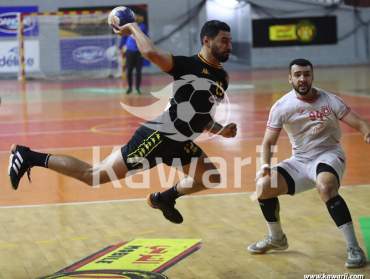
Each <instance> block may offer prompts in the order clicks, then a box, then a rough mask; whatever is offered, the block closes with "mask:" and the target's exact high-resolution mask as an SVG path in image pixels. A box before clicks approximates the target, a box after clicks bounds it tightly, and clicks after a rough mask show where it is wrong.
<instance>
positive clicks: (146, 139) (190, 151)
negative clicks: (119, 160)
mask: <svg viewBox="0 0 370 279" xmlns="http://www.w3.org/2000/svg"><path fill="white" fill-rule="evenodd" d="M121 152H122V157H123V160H124V161H125V163H126V166H127V168H128V170H134V169H139V168H144V169H147V168H152V167H154V166H156V165H157V164H159V163H165V164H166V165H168V166H173V165H176V164H177V165H178V163H179V164H181V165H182V166H185V165H188V164H189V163H190V162H191V160H192V158H199V157H200V156H201V155H202V154H203V150H202V149H201V148H200V147H199V146H198V145H196V144H195V143H194V142H193V141H190V140H189V141H184V142H179V141H174V140H171V139H169V138H168V137H166V136H164V135H163V134H162V133H160V132H158V131H155V130H152V129H149V128H147V127H145V126H140V127H139V128H138V129H137V130H136V132H135V134H134V135H133V136H132V138H131V139H130V140H129V142H128V143H127V144H126V145H125V146H123V147H122V148H121ZM143 158H144V159H146V160H143ZM146 163H149V165H145V164H146Z"/></svg>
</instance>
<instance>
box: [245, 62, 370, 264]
mask: <svg viewBox="0 0 370 279" xmlns="http://www.w3.org/2000/svg"><path fill="white" fill-rule="evenodd" d="M312 82H313V67H312V64H311V62H310V61H308V60H306V59H295V60H293V61H292V62H291V63H290V65H289V83H290V84H291V85H292V90H291V91H290V92H288V93H287V94H286V95H284V96H283V97H282V98H280V99H279V100H278V101H277V102H276V103H275V104H274V105H273V106H272V108H271V110H270V115H269V119H268V122H267V129H266V132H265V136H264V139H263V143H262V158H261V161H262V166H261V169H260V171H259V172H258V173H257V177H256V188H257V193H258V201H259V204H260V207H261V209H262V212H263V215H264V217H265V219H266V221H267V226H268V231H269V234H268V236H267V237H266V238H265V239H263V240H260V241H258V242H256V243H253V244H251V245H249V246H248V251H250V252H251V253H255V254H263V253H266V252H267V251H269V250H285V249H287V248H288V241H287V238H286V236H285V234H284V232H283V230H282V228H281V224H280V218H279V200H278V198H277V196H279V195H283V194H290V195H294V194H298V193H300V192H302V191H305V190H308V189H312V188H316V189H317V190H318V193H319V195H320V197H321V200H322V201H323V202H324V203H325V204H326V206H327V208H328V211H329V213H330V216H331V217H332V219H333V220H334V222H335V224H336V225H337V227H338V228H339V230H341V231H342V233H343V235H344V239H345V241H346V243H347V260H346V263H345V266H346V267H348V268H354V267H362V266H365V265H366V257H365V254H364V252H363V251H362V249H361V248H360V247H359V244H358V242H357V239H356V235H355V232H354V229H353V225H352V218H351V214H350V212H349V209H348V207H347V205H346V202H345V201H344V200H343V198H342V197H341V196H340V195H339V193H338V189H339V186H340V181H341V178H342V175H343V172H344V169H345V162H346V158H345V155H344V152H343V150H342V147H341V146H340V137H341V131H340V127H339V121H343V122H344V123H346V124H348V125H349V126H351V127H353V128H355V129H356V130H358V131H359V132H361V133H362V134H363V135H364V140H365V142H366V143H370V125H369V123H367V122H366V121H365V120H363V119H362V118H361V117H359V116H358V115H356V114H355V113H354V112H352V111H351V109H350V108H349V107H348V106H347V105H346V104H345V103H344V102H343V101H342V100H341V99H340V98H339V97H337V96H336V95H334V94H332V93H329V92H326V91H325V90H322V89H320V88H316V87H312ZM281 129H284V130H285V131H286V132H287V134H288V136H289V139H290V142H291V144H292V153H293V155H292V157H291V158H289V159H287V160H284V161H282V162H280V163H279V164H278V165H277V166H271V167H270V161H271V156H272V152H271V151H270V150H271V148H272V146H274V145H275V144H276V142H277V140H278V137H279V134H280V131H281ZM274 177H275V178H276V179H274ZM271 178H273V179H271ZM274 181H275V183H274Z"/></svg>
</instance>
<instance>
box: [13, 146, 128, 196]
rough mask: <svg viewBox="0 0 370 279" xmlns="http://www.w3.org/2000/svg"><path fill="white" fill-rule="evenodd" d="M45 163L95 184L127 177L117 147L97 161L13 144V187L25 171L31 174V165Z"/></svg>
mask: <svg viewBox="0 0 370 279" xmlns="http://www.w3.org/2000/svg"><path fill="white" fill-rule="evenodd" d="M35 166H37V167H44V168H48V169H51V170H54V171H56V172H58V173H60V174H63V175H66V176H69V177H73V178H75V179H78V180H80V181H82V182H84V183H86V184H88V185H91V186H94V185H99V184H104V183H107V182H110V181H114V180H118V179H121V178H124V177H125V175H126V173H127V167H126V165H125V163H124V161H123V159H122V153H121V150H117V151H115V152H113V153H112V154H110V155H109V156H108V157H107V158H105V159H104V160H103V161H102V162H100V163H99V164H97V165H94V166H92V165H90V164H88V163H86V162H84V161H81V160H79V159H77V158H74V157H71V156H65V155H52V154H47V153H40V152H36V151H34V150H32V149H30V148H29V147H26V146H21V145H15V144H13V145H12V147H11V149H10V157H9V168H8V174H9V177H10V182H11V184H12V187H13V189H15V190H16V189H17V188H18V185H19V182H20V180H21V178H22V177H23V175H24V174H25V173H26V172H27V174H28V176H29V177H30V170H31V168H32V167H35Z"/></svg>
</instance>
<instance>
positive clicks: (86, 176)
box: [81, 168, 96, 186]
mask: <svg viewBox="0 0 370 279" xmlns="http://www.w3.org/2000/svg"><path fill="white" fill-rule="evenodd" d="M93 175H94V170H93V169H92V168H88V169H86V170H84V171H83V173H82V175H81V180H82V181H83V182H84V183H86V184H87V185H89V186H96V185H94V183H93V182H94V179H93Z"/></svg>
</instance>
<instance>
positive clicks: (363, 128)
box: [342, 111, 370, 143]
mask: <svg viewBox="0 0 370 279" xmlns="http://www.w3.org/2000/svg"><path fill="white" fill-rule="evenodd" d="M342 121H343V122H344V123H346V124H348V125H349V126H351V127H352V128H354V129H356V130H357V131H359V132H361V133H362V134H363V135H364V140H365V142H366V143H370V124H369V122H367V121H366V120H365V119H363V118H361V117H360V116H358V115H357V114H356V113H354V112H352V111H351V112H349V113H348V114H347V115H346V116H344V117H343V118H342Z"/></svg>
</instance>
